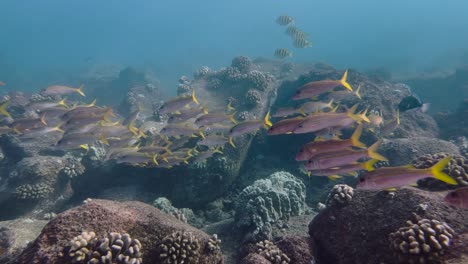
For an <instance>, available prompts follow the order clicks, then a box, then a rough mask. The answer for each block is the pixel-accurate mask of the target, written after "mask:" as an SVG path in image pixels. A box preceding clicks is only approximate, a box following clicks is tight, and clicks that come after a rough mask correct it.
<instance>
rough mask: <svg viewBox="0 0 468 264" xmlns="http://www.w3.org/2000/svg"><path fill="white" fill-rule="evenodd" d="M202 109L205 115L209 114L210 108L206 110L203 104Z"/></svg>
mask: <svg viewBox="0 0 468 264" xmlns="http://www.w3.org/2000/svg"><path fill="white" fill-rule="evenodd" d="M201 109H202V112H203V113H204V114H205V115H206V114H208V110H206V107H203V106H202V108H201Z"/></svg>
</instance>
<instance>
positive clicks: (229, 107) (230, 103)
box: [226, 101, 236, 111]
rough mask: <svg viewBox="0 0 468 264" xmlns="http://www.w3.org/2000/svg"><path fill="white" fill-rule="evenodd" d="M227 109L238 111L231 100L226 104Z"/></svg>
mask: <svg viewBox="0 0 468 264" xmlns="http://www.w3.org/2000/svg"><path fill="white" fill-rule="evenodd" d="M226 110H228V111H236V109H235V108H234V107H232V101H231V102H229V103H228V104H227V106H226Z"/></svg>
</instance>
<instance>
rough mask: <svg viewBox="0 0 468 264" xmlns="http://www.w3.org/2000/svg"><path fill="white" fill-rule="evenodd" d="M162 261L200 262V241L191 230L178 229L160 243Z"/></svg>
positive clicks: (193, 263) (189, 263) (188, 263)
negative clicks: (182, 230)
mask: <svg viewBox="0 0 468 264" xmlns="http://www.w3.org/2000/svg"><path fill="white" fill-rule="evenodd" d="M158 249H159V259H160V260H161V262H162V263H168V264H169V263H187V264H195V263H198V258H199V256H200V243H199V242H198V239H197V238H196V237H195V236H194V235H193V234H192V233H190V232H181V231H177V232H174V233H172V234H171V235H169V236H167V237H165V238H164V239H163V240H162V243H161V244H160V245H159V248H158Z"/></svg>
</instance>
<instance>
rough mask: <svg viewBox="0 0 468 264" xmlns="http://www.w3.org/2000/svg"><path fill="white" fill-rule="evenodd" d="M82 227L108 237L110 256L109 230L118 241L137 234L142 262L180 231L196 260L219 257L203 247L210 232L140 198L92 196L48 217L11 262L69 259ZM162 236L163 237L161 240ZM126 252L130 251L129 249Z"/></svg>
mask: <svg viewBox="0 0 468 264" xmlns="http://www.w3.org/2000/svg"><path fill="white" fill-rule="evenodd" d="M83 230H92V231H93V232H94V233H95V234H96V237H97V238H102V239H104V240H105V238H108V239H109V243H110V244H109V246H108V247H110V248H111V251H112V256H113V257H115V256H117V255H115V254H114V251H113V250H112V248H113V247H112V245H114V248H115V245H117V244H116V243H120V242H118V240H119V239H117V240H115V241H116V242H114V243H111V240H112V239H111V237H109V236H108V235H107V234H108V232H109V230H112V231H116V232H119V233H121V234H122V237H121V239H120V240H122V241H128V240H129V239H127V238H124V235H123V234H124V233H128V234H131V236H132V237H135V238H141V239H142V240H141V242H142V244H143V247H141V248H140V247H138V249H141V250H140V251H139V252H140V253H141V256H140V257H141V258H142V259H143V260H144V262H145V263H160V257H159V255H160V253H161V252H160V247H159V245H161V244H163V241H166V240H170V237H172V236H171V234H180V236H179V237H181V238H183V239H185V238H187V236H188V235H187V234H190V235H189V236H188V238H189V240H190V239H191V241H192V242H193V241H198V246H197V248H198V249H197V254H198V262H197V263H200V264H218V263H220V262H221V261H222V259H221V256H220V255H219V254H211V253H209V250H208V249H207V246H208V241H209V239H211V236H209V235H207V234H205V233H203V232H202V231H200V230H198V229H196V228H194V227H192V226H190V225H187V224H185V223H183V222H180V221H174V218H173V217H172V216H168V215H166V214H164V213H162V212H161V211H159V210H158V209H156V208H154V207H153V206H151V205H147V204H144V203H141V202H125V203H120V202H113V201H107V200H99V199H92V200H89V201H88V202H86V203H85V204H83V205H81V206H79V207H76V208H73V209H70V210H68V211H65V212H63V213H61V214H59V215H57V216H56V217H55V218H54V219H52V220H51V221H50V222H49V223H48V224H47V225H46V226H45V227H44V229H43V230H42V232H41V234H40V235H39V237H38V238H37V239H36V240H35V241H34V242H33V243H32V244H30V245H29V246H28V247H27V248H26V250H24V251H23V252H22V253H21V255H19V256H18V258H17V259H16V260H15V261H16V262H15V263H46V262H47V263H69V260H70V256H69V254H68V253H69V250H70V241H71V240H72V239H73V238H74V237H77V236H79V235H80V234H81V233H82V232H83ZM124 230H125V231H124ZM183 234H185V235H183ZM88 236H89V233H88ZM117 237H118V236H117ZM125 237H126V236H125ZM176 237H177V236H176ZM164 238H167V239H166V240H164ZM183 239H182V240H183ZM104 240H103V242H104V245H102V243H100V242H98V244H99V245H98V244H96V245H97V247H99V246H100V245H102V247H101V248H103V247H104V248H107V243H106V242H105V241H104ZM112 241H113V240H112ZM177 241H178V240H177ZM189 242H190V241H189ZM80 243H81V242H80ZM184 243H185V244H184V245H189V244H190V245H191V247H195V245H193V244H191V243H186V242H184ZM120 244H121V243H120ZM130 244H132V243H130ZM138 244H139V243H137V242H133V244H132V246H133V250H134V251H133V255H131V256H135V255H134V254H135V253H136V251H135V245H138ZM174 245H175V244H174ZM94 251H96V250H94ZM64 253H66V254H64ZM129 253H131V252H130V249H129ZM106 254H107V253H106ZM123 254H124V255H126V254H125V253H123ZM126 256H127V255H126ZM128 256H129V257H131V256H130V255H128ZM125 259H126V258H125ZM125 259H124V260H125ZM128 260H129V259H128ZM179 263H180V262H179Z"/></svg>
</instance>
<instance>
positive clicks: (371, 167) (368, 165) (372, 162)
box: [363, 159, 379, 171]
mask: <svg viewBox="0 0 468 264" xmlns="http://www.w3.org/2000/svg"><path fill="white" fill-rule="evenodd" d="M378 161H379V160H376V159H371V160H368V161H366V162H364V163H363V164H364V168H365V169H366V170H367V171H373V170H375V168H374V165H375V164H376V163H377V162H378Z"/></svg>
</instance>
